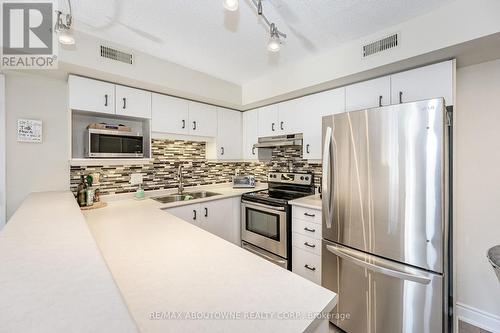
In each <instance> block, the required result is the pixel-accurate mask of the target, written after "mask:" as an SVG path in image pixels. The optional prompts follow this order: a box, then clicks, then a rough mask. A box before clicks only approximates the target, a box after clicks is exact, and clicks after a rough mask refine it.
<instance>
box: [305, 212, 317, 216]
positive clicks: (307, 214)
mask: <svg viewBox="0 0 500 333" xmlns="http://www.w3.org/2000/svg"><path fill="white" fill-rule="evenodd" d="M304 215H305V216H309V217H315V216H316V214H309V213H304Z"/></svg>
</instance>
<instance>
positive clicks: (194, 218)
mask: <svg viewBox="0 0 500 333" xmlns="http://www.w3.org/2000/svg"><path fill="white" fill-rule="evenodd" d="M193 220H196V209H193Z"/></svg>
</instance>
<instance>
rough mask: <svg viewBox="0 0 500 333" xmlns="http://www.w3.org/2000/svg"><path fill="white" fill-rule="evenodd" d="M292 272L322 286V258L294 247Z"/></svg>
mask: <svg viewBox="0 0 500 333" xmlns="http://www.w3.org/2000/svg"><path fill="white" fill-rule="evenodd" d="M292 271H293V272H294V273H296V274H298V275H300V276H302V277H303V278H306V279H308V280H311V281H312V282H314V283H317V284H319V285H321V257H320V256H318V255H316V254H312V253H309V252H307V251H304V250H302V249H299V248H297V247H295V246H293V247H292Z"/></svg>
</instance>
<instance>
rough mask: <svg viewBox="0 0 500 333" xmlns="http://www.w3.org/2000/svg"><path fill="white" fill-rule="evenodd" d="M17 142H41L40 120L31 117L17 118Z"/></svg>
mask: <svg viewBox="0 0 500 333" xmlns="http://www.w3.org/2000/svg"><path fill="white" fill-rule="evenodd" d="M17 141H18V142H33V143H41V142H42V121H41V120H32V119H18V120H17Z"/></svg>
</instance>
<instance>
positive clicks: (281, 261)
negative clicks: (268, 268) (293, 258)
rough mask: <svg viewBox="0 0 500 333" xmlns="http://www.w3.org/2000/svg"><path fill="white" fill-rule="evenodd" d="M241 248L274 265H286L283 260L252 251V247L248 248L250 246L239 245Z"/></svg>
mask: <svg viewBox="0 0 500 333" xmlns="http://www.w3.org/2000/svg"><path fill="white" fill-rule="evenodd" d="M241 247H242V248H244V249H245V250H247V251H249V252H252V253H253V254H256V255H258V256H260V257H262V258H264V259H266V260H269V261H270V262H274V263H276V264H278V265H284V264H286V261H285V260H276V259H274V258H273V257H271V256H268V255H266V254H265V253H262V252H260V251H256V250H254V249H253V248H252V247H250V246H248V245H246V244H241Z"/></svg>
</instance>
